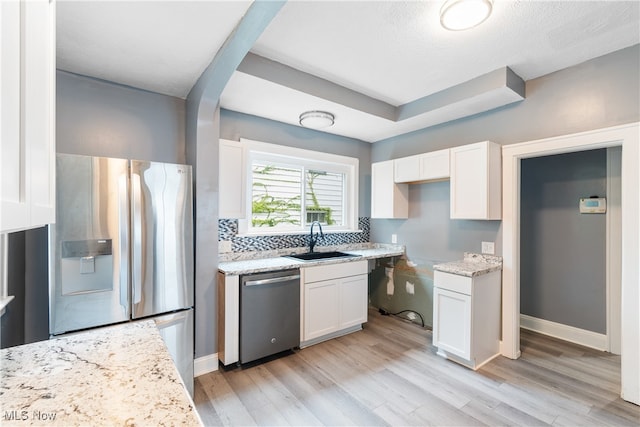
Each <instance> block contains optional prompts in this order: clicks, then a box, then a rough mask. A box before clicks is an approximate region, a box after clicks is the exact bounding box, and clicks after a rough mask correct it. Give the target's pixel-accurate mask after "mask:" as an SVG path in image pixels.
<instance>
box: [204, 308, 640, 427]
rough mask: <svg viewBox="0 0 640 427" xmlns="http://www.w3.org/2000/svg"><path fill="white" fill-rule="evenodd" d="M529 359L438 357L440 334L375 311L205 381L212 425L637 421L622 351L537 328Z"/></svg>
mask: <svg viewBox="0 0 640 427" xmlns="http://www.w3.org/2000/svg"><path fill="white" fill-rule="evenodd" d="M521 348H522V357H521V358H520V359H518V360H510V359H507V358H504V357H498V358H496V359H494V360H493V361H492V362H490V363H489V364H487V365H485V366H484V367H483V368H482V369H480V370H478V371H476V372H473V371H471V370H469V369H466V368H464V367H462V366H460V365H457V364H455V363H453V362H450V361H447V360H445V359H443V358H441V357H439V356H437V355H436V350H435V347H433V346H432V345H431V331H429V330H426V329H422V328H420V327H419V326H416V325H414V324H411V323H408V322H405V321H402V320H399V319H396V318H393V317H387V316H381V315H379V314H378V313H377V312H376V311H373V310H371V311H370V312H369V322H368V323H367V324H365V327H364V329H363V330H362V331H360V332H356V333H354V334H351V335H347V336H344V337H341V338H337V339H334V340H331V341H327V342H324V343H321V344H317V345H315V346H312V347H308V348H305V349H302V350H299V351H297V352H296V353H295V354H292V355H288V356H285V357H282V358H279V359H275V360H271V361H269V362H266V363H263V364H259V365H256V366H253V367H250V368H243V369H234V370H231V371H226V372H225V371H216V372H212V373H209V374H207V375H203V376H200V377H198V378H197V379H196V381H195V396H194V401H195V403H196V406H197V408H198V411H199V413H200V416H201V417H202V420H203V422H204V423H205V425H208V426H209V425H211V426H218V425H224V426H250V425H273V426H280V425H283V426H286V425H293V426H303V425H304V426H307V425H309V426H312V425H331V426H343V425H344V426H384V425H392V426H400V425H402V426H405V425H406V426H414V425H415V426H428V425H433V426H477V425H491V426H496V425H505V426H506V425H508V426H543V425H553V426H634V427H637V426H639V425H640V407H639V406H636V405H634V404H631V403H628V402H625V401H624V400H622V399H621V398H620V391H619V390H620V357H619V356H614V355H611V354H608V353H603V352H600V351H596V350H591V349H588V348H584V347H581V346H578V345H574V344H571V343H567V342H564V341H560V340H555V339H553V338H549V337H545V336H542V335H539V334H535V333H532V332H528V331H524V330H523V331H522V335H521Z"/></svg>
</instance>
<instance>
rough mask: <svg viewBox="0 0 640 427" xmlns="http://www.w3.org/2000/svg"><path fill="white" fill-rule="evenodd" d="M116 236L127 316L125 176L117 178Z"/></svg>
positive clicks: (126, 209)
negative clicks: (118, 240) (117, 238)
mask: <svg viewBox="0 0 640 427" xmlns="http://www.w3.org/2000/svg"><path fill="white" fill-rule="evenodd" d="M118 194H119V200H118V234H119V238H120V272H119V273H120V280H119V282H120V305H121V306H122V307H124V310H125V313H126V314H127V317H128V316H129V203H128V200H129V191H128V189H127V175H126V174H122V175H121V176H120V177H119V178H118Z"/></svg>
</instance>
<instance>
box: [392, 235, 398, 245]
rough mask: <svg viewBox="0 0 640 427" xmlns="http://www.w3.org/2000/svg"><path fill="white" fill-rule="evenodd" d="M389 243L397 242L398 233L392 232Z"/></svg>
mask: <svg viewBox="0 0 640 427" xmlns="http://www.w3.org/2000/svg"><path fill="white" fill-rule="evenodd" d="M391 243H394V244H395V243H398V235H397V234H392V235H391Z"/></svg>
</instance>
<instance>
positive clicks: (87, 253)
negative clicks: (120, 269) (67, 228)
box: [60, 239, 113, 295]
mask: <svg viewBox="0 0 640 427" xmlns="http://www.w3.org/2000/svg"><path fill="white" fill-rule="evenodd" d="M61 244H62V247H61V249H62V256H61V258H62V259H61V265H60V268H61V282H62V295H76V294H82V293H88V292H102V291H110V290H111V289H112V288H113V253H112V245H111V239H97V240H75V241H63V242H61Z"/></svg>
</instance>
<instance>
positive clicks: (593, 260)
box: [520, 149, 607, 334]
mask: <svg viewBox="0 0 640 427" xmlns="http://www.w3.org/2000/svg"><path fill="white" fill-rule="evenodd" d="M521 167H522V169H521V180H522V181H521V199H520V200H521V214H520V218H521V223H520V226H521V232H520V236H521V239H520V312H521V313H522V314H526V315H529V316H533V317H536V318H538V319H544V320H549V321H552V322H556V323H561V324H564V325H569V326H574V327H576V328H581V329H586V330H589V331H593V332H598V333H601V334H605V333H606V326H607V325H606V296H605V272H606V262H605V260H606V258H605V257H606V252H605V246H606V238H607V235H606V222H605V220H606V216H605V215H602V214H580V211H579V205H578V200H579V199H580V198H581V197H590V196H594V195H597V196H599V197H606V196H607V194H606V190H607V150H606V149H602V150H591V151H583V152H579V153H569V154H562V155H557V156H548V157H539V158H534V159H525V160H523V161H522V165H521Z"/></svg>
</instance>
